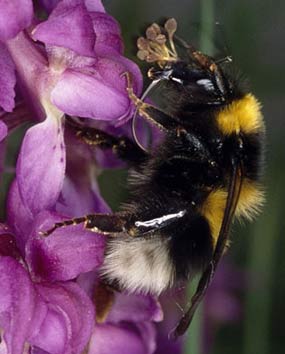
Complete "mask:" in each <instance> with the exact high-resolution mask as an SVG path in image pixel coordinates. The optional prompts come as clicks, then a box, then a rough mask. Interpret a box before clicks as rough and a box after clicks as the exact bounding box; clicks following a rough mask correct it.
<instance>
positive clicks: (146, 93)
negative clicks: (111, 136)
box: [132, 79, 161, 152]
mask: <svg viewBox="0 0 285 354" xmlns="http://www.w3.org/2000/svg"><path fill="white" fill-rule="evenodd" d="M160 80H161V79H157V80H153V81H152V82H151V83H150V85H149V86H148V88H147V89H146V90H145V92H144V93H143V95H142V96H141V101H144V99H145V98H146V97H147V95H148V94H149V93H150V91H151V90H152V89H153V88H154V87H155V86H156V85H157V84H158V83H159V82H160ZM138 109H139V108H138V107H137V108H136V110H135V113H134V116H133V120H132V134H133V138H134V141H135V142H136V144H137V145H138V146H139V147H140V148H141V149H142V150H143V151H145V152H148V150H147V149H146V148H145V147H144V146H143V145H142V144H141V143H140V141H139V139H138V136H137V133H136V118H137V116H138Z"/></svg>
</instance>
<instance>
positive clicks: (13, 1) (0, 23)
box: [0, 0, 33, 41]
mask: <svg viewBox="0 0 285 354" xmlns="http://www.w3.org/2000/svg"><path fill="white" fill-rule="evenodd" d="M0 8H1V11H0V40H2V41H5V40H7V39H10V38H13V37H15V36H16V35H17V33H18V32H20V31H22V30H23V29H24V28H26V27H28V26H29V25H30V23H31V22H32V18H33V3H32V1H31V0H9V1H7V0H0Z"/></svg>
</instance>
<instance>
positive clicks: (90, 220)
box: [40, 213, 131, 236]
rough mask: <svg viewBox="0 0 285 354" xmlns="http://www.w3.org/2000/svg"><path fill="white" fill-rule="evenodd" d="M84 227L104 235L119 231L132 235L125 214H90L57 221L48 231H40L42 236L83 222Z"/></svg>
mask: <svg viewBox="0 0 285 354" xmlns="http://www.w3.org/2000/svg"><path fill="white" fill-rule="evenodd" d="M83 223H84V228H85V229H87V230H90V231H93V232H98V233H100V234H103V235H112V234H118V233H122V232H123V233H128V234H130V235H131V229H130V228H129V227H128V225H129V219H128V217H127V216H126V215H123V214H119V213H118V214H89V215H86V216H82V217H79V218H74V219H69V220H64V221H61V222H57V223H55V224H54V225H53V227H51V228H50V229H48V230H46V231H42V232H40V234H41V235H42V236H49V235H50V234H52V233H53V232H54V231H55V230H57V229H59V228H62V227H65V226H70V225H78V224H83Z"/></svg>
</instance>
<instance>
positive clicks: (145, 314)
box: [107, 293, 163, 323]
mask: <svg viewBox="0 0 285 354" xmlns="http://www.w3.org/2000/svg"><path fill="white" fill-rule="evenodd" d="M162 319H163V313H162V309H161V307H160V304H159V302H158V301H157V299H155V298H154V297H152V296H144V295H135V294H122V293H120V294H117V296H116V299H115V303H114V305H113V307H112V309H111V311H110V313H109V314H108V317H107V321H108V322H112V323H119V322H121V321H130V322H143V321H156V322H158V321H162Z"/></svg>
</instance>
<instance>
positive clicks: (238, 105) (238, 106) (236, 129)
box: [217, 93, 264, 135]
mask: <svg viewBox="0 0 285 354" xmlns="http://www.w3.org/2000/svg"><path fill="white" fill-rule="evenodd" d="M260 109H261V105H260V103H259V101H258V100H257V99H256V98H255V97H254V96H253V95H252V94H251V93H249V94H247V95H245V96H244V97H243V98H241V99H239V100H235V101H233V102H232V103H231V104H229V105H228V106H226V107H225V108H224V109H222V110H221V111H220V112H219V113H218V115H217V124H218V127H219V128H220V130H221V131H222V132H223V133H224V134H225V135H230V134H232V133H237V134H238V133H240V132H243V133H245V134H252V133H257V132H260V131H263V130H264V123H263V116H262V113H261V110H260Z"/></svg>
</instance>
